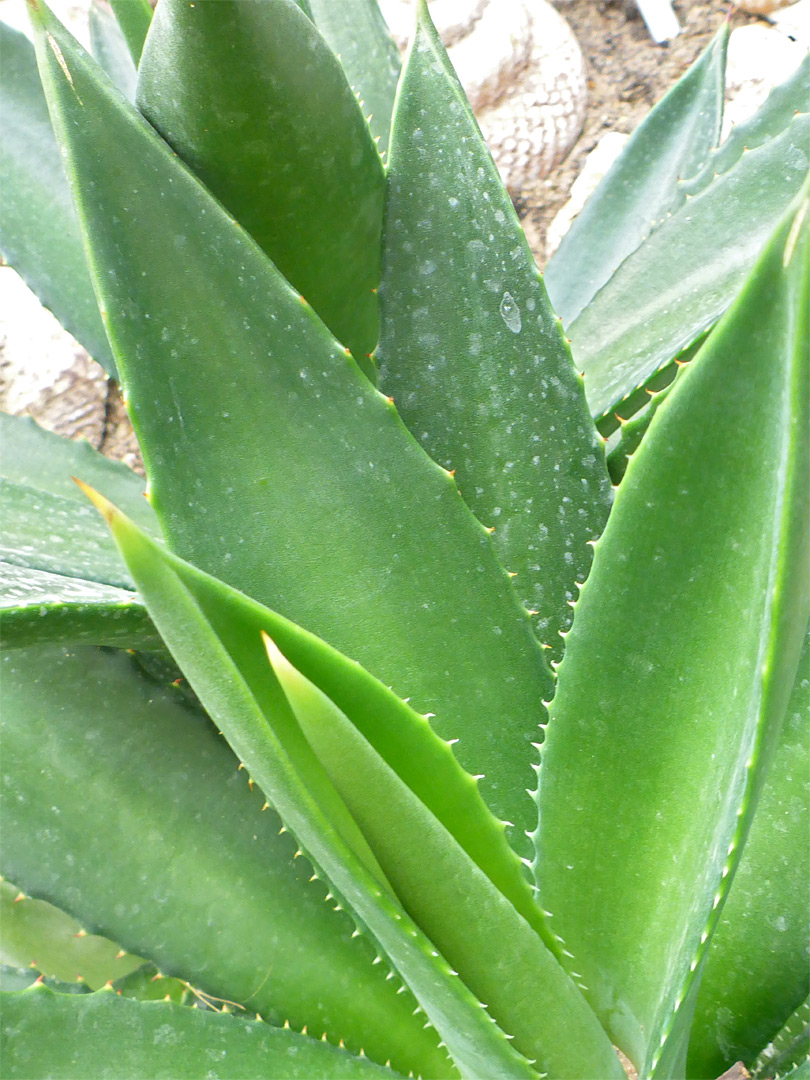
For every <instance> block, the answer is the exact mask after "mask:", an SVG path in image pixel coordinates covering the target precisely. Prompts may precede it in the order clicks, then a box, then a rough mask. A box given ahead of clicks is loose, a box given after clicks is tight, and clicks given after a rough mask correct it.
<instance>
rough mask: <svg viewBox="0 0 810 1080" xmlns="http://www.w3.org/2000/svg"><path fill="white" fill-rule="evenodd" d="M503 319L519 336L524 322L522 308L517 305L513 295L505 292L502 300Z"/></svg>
mask: <svg viewBox="0 0 810 1080" xmlns="http://www.w3.org/2000/svg"><path fill="white" fill-rule="evenodd" d="M501 318H502V319H503V321H504V322H505V323H506V325H507V326H508V327H509V329H510V330H511V331H512V333H513V334H519V333H520V328H521V326H522V325H523V322H522V320H521V318H520V308H519V307H518V306H517V304H516V303H515V301H514V299H513V297H512V294H511V293H508V292H505V293H504V294H503V299H502V300H501Z"/></svg>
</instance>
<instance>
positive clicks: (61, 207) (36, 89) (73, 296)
mask: <svg viewBox="0 0 810 1080" xmlns="http://www.w3.org/2000/svg"><path fill="white" fill-rule="evenodd" d="M0 49H2V53H3V64H2V73H1V74H0V142H2V147H3V151H2V154H1V155H0V188H2V191H3V214H2V218H0V253H2V256H3V259H4V260H5V261H6V262H7V263H8V264H9V266H12V267H13V268H14V269H15V270H16V271H17V273H18V274H20V276H21V277H22V279H23V281H25V283H26V285H28V286H29V287H30V288H31V289H33V291H34V292H35V293H36V294H37V296H38V297H39V299H40V300H41V301H42V303H43V304H44V305H45V307H47V308H49V309H50V310H51V311H52V312H53V313H54V315H55V316H56V317H57V319H58V320H59V321H60V323H61V324H62V326H64V328H65V329H66V330H68V331H70V333H71V334H73V336H74V337H75V338H77V339H78V341H79V342H80V344H82V345H84V347H85V348H86V349H87V350H88V352H89V353H90V355H91V356H92V357H93V358H94V359H95V360H98V362H99V363H100V364H101V365H102V367H103V368H104V369H105V370H106V371H107V372H108V373H109V374H110V375H115V364H114V363H113V359H112V354H111V352H110V347H109V344H108V342H107V335H106V334H105V332H104V326H103V325H102V322H101V318H100V316H99V312H98V305H97V304H96V298H95V294H94V292H93V285H92V283H91V281H90V276H89V274H88V272H87V263H86V261H85V257H84V251H83V250H82V241H81V233H80V230H79V227H78V223H77V221H76V215H75V212H74V209H73V200H72V199H71V195H70V189H69V187H68V185H67V181H66V180H65V171H64V167H63V165H62V160H61V158H60V156H59V148H58V146H57V145H56V140H55V139H54V137H53V131H52V129H51V121H50V118H49V116H48V106H47V105H46V104H45V98H44V96H43V93H42V86H41V85H40V81H39V75H38V74H37V64H36V59H35V56H34V49H33V46H32V45H31V42H30V41H29V40H28V38H26V37H25V35H24V34H21V33H19V32H18V31H16V30H12V29H11V28H10V27H9V26H7V25H6V24H5V23H4V22H2V21H0Z"/></svg>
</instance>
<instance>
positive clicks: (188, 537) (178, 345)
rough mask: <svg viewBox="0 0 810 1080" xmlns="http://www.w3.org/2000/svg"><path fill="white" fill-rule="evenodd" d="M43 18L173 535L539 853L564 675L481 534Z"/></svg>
mask: <svg viewBox="0 0 810 1080" xmlns="http://www.w3.org/2000/svg"><path fill="white" fill-rule="evenodd" d="M214 6H216V5H214ZM37 21H38V23H39V24H40V30H39V32H38V48H39V51H40V61H41V63H42V70H43V79H44V84H45V85H46V88H47V93H48V96H49V99H50V102H51V106H52V108H53V109H54V115H55V116H56V118H57V121H56V127H57V129H58V131H59V135H60V138H61V139H63V140H64V145H65V148H66V151H67V154H68V160H69V162H70V172H71V175H72V177H73V180H74V181H75V183H76V190H77V196H78V199H79V205H80V214H81V217H82V220H83V223H84V227H85V229H86V231H87V235H88V238H89V242H90V245H91V247H92V249H93V252H94V254H93V259H94V262H95V263H96V264H97V265H99V266H102V265H103V266H105V267H106V268H107V271H105V273H104V274H99V275H97V279H96V283H97V285H98V287H99V290H100V295H101V296H102V298H103V302H104V306H105V308H106V310H107V312H108V322H109V326H110V332H111V335H112V340H113V342H114V347H115V350H116V355H117V356H118V358H119V361H120V366H121V370H122V372H123V379H124V383H125V387H126V390H127V393H128V396H129V399H130V403H131V411H132V416H133V423H134V425H135V428H136V431H137V433H138V435H139V438H140V441H141V446H142V449H143V453H144V459H145V462H146V467H147V472H148V473H149V476H150V481H151V485H152V486H151V501H152V505H153V507H154V508H155V510H156V512H157V515H158V518H159V520H160V522H161V525H162V527H163V529H164V532H165V535H166V538H167V542H168V543H169V544H170V546H171V547H172V548H173V549H174V550H175V551H177V552H178V553H179V554H180V555H182V556H184V557H186V558H189V559H190V560H191V561H193V562H194V563H195V564H196V565H198V566H200V567H201V568H202V569H203V570H205V571H207V572H209V573H212V574H214V575H215V576H216V577H219V578H221V579H222V580H224V581H226V582H228V583H229V584H231V585H234V586H236V587H238V588H240V589H241V590H242V591H244V592H245V593H248V594H249V595H251V596H253V597H255V598H256V599H257V600H258V601H260V602H262V603H265V604H267V605H268V606H270V607H272V608H273V609H275V610H278V611H280V612H281V613H283V614H284V615H286V616H287V617H289V618H291V619H293V620H294V621H295V622H296V623H298V624H299V625H301V626H304V627H306V628H307V629H308V630H311V631H312V632H314V633H316V634H318V635H319V636H320V637H321V638H323V639H324V640H326V641H328V642H329V643H330V644H332V645H334V646H335V647H336V648H339V649H340V650H341V651H342V652H343V653H344V654H345V655H348V656H351V657H353V658H354V659H356V660H357V661H358V662H359V663H361V664H362V665H363V666H364V667H365V668H366V669H367V670H368V671H370V672H372V673H373V674H374V675H375V676H376V677H377V678H379V679H380V680H381V681H383V682H384V683H385V684H386V685H389V686H392V687H393V689H394V691H395V693H397V694H398V695H399V696H400V697H402V698H407V697H409V698H411V700H412V701H413V703H414V705H415V707H416V708H417V710H418V711H420V712H427V711H429V712H431V713H434V714H435V721H434V727H435V729H436V731H437V732H438V733H439V735H441V737H442V738H444V739H459V740H460V741H459V743H458V746H457V756H458V759H459V761H460V763H461V765H462V766H463V768H464V769H466V770H467V772H469V773H471V774H474V775H477V774H484V778H483V779H482V780H481V782H480V785H479V787H480V791H481V794H482V795H483V797H484V800H485V801H486V802H487V803H488V805H489V806H490V808H491V810H492V811H493V812H494V813H495V814H496V816H498V817H499V818H501V819H502V820H505V821H508V822H510V823H511V825H510V830H511V831H510V839H511V841H512V843H513V844H514V846H515V847H516V849H517V850H518V852H519V854H528V853H529V851H530V850H531V848H530V844H529V843H528V839H527V837H526V836H525V835H524V833H525V830H526V829H528V828H531V827H533V825H534V823H535V820H536V810H535V807H534V805H533V803H532V800H531V799H530V798H529V797H528V796H527V794H526V789H527V788H529V787H530V786H531V785H533V782H534V772H533V770H532V767H531V761H532V758H533V756H534V751H533V748H532V746H531V743H532V741H533V740H536V739H537V738H538V733H539V730H540V728H539V725H540V723H541V722H542V721H543V720H544V718H545V712H544V709H543V705H542V701H543V700H544V699H546V698H548V697H549V696H550V691H551V686H552V683H551V679H550V674H549V671H548V668H547V667H546V664H545V662H544V659H543V656H542V650H541V648H540V646H539V644H538V643H537V641H536V639H535V638H534V635H533V632H532V627H531V624H530V621H529V617H528V615H527V614H526V612H525V610H524V609H523V608H522V607H521V606H520V604H519V603H518V601H517V600H516V597H515V594H514V591H513V589H512V586H511V584H510V580H509V578H508V576H507V575H506V573H505V572H504V571H503V569H502V568H501V566H500V564H499V562H498V560H497V557H496V555H495V552H494V550H493V547H492V543H491V539H490V537H489V535H488V534H487V533H486V532H485V531H484V529H483V528H482V527H481V525H480V524H479V523H478V522H477V521H476V520H475V519H474V518H473V516H472V515H471V514H470V512H469V510H468V509H467V507H466V506H465V505H464V503H463V501H462V500H461V498H460V497H459V494H458V490H457V488H456V487H455V485H454V483H453V481H452V479H451V478H450V477H449V476H448V475H447V473H446V472H445V471H444V470H442V469H441V468H440V467H439V466H437V465H436V464H435V463H433V462H432V461H431V460H430V459H429V458H428V457H427V455H426V454H425V453H424V451H423V450H421V448H420V447H418V446H417V444H416V443H415V441H414V440H413V439H412V437H411V436H410V435H409V434H408V432H407V430H406V429H405V427H404V425H403V424H402V422H401V420H400V419H399V417H398V416H397V414H396V411H395V409H394V407H393V406H392V405H391V403H390V402H389V401H387V400H386V399H385V398H384V397H383V396H382V395H381V394H379V393H378V392H377V391H376V390H375V389H374V388H373V387H372V386H371V385H370V384H369V382H368V380H367V379H366V378H365V377H364V376H363V375H362V373H361V372H360V371H359V369H358V368H357V367H356V365H355V364H354V363H353V362H352V361H351V359H350V358H348V357H347V356H346V355H345V353H344V351H343V350H342V349H341V348H340V347H339V346H338V345H337V343H336V342H334V340H333V339H332V338H331V336H330V335H329V334H328V332H327V330H326V328H325V327H324V326H323V324H322V323H321V322H320V320H319V319H318V318H317V317H316V316H315V314H314V312H313V311H312V309H311V308H309V307H308V305H306V304H303V303H302V302H301V300H300V297H299V296H298V295H297V293H295V292H294V291H293V290H291V289H290V288H289V286H288V285H287V283H286V282H285V281H284V280H283V279H282V278H281V277H280V276H279V275H278V273H277V272H276V271H275V269H274V267H273V266H272V264H271V263H270V262H269V260H267V258H266V257H265V256H264V254H263V253H262V252H261V251H259V249H258V248H257V247H256V246H255V245H254V244H253V242H252V241H251V240H250V238H249V237H248V236H247V235H246V234H245V233H244V232H243V231H242V230H241V229H240V228H239V226H238V225H236V224H235V223H234V221H233V220H232V219H231V218H230V217H229V216H228V215H226V214H225V213H224V211H223V210H222V209H221V208H220V206H219V205H218V204H217V203H216V202H215V201H214V200H213V199H212V198H211V196H210V195H209V194H208V193H207V192H206V191H205V189H204V188H203V187H202V185H201V184H200V183H199V182H198V181H197V180H196V179H195V178H194V177H193V176H191V175H190V174H189V173H188V171H187V170H186V169H185V168H184V167H183V166H182V164H181V163H180V162H179V161H178V159H177V158H176V156H175V155H174V154H173V153H172V152H171V151H170V150H169V148H168V147H167V146H166V144H165V143H163V142H162V140H161V139H160V138H159V137H158V136H157V135H156V134H155V132H154V130H153V129H152V128H151V127H150V126H149V125H148V124H147V123H146V122H145V121H144V120H143V119H142V118H141V117H139V116H138V115H137V113H135V112H134V110H132V109H131V107H129V106H128V105H127V103H126V102H123V101H122V100H121V99H120V98H119V97H118V96H117V95H115V94H114V92H113V91H112V89H111V88H109V87H108V86H106V85H105V84H104V83H103V82H102V81H101V80H100V79H99V78H98V77H97V74H96V71H95V68H94V66H93V65H92V64H91V62H90V61H89V59H88V58H87V57H86V56H85V55H84V54H82V53H81V52H80V51H79V50H78V49H77V47H76V46H75V44H74V43H72V39H71V38H70V36H69V35H68V34H67V33H66V32H65V31H64V30H63V29H62V28H61V27H60V26H59V24H58V23H57V21H56V20H55V19H54V18H53V16H51V15H50V14H49V13H48V12H47V11H46V9H45V7H44V4H42V3H40V5H39V13H38V15H37ZM50 38H53V40H54V41H55V42H56V43H57V45H58V47H59V50H60V55H61V57H62V60H63V61H64V63H65V68H66V69H67V71H68V73H69V74H70V79H68V77H67V75H66V74H65V71H64V70H63V68H62V66H61V64H60V63H59V61H58V59H57V57H56V55H55V53H54V51H53V49H52V47H51V46H50V45H49V40H50ZM77 95H78V96H77ZM80 101H81V104H80V103H79V102H80ZM99 146H103V147H104V148H105V149H104V153H103V154H100V153H99ZM110 146H114V147H115V153H114V155H113V156H114V161H113V158H112V157H111V155H110V154H109V153H108V148H109V147H110ZM156 185H157V186H156ZM158 189H159V190H160V192H161V197H160V198H159V199H156V198H155V197H154V196H155V192H156V190H158ZM122 207H127V208H128V210H127V212H126V213H124V212H122ZM212 250H215V251H216V252H217V258H216V270H217V272H216V274H211V273H209V272H208V271H209V269H210V266H211V251H212ZM167 251H169V252H171V257H170V258H169V259H168V260H167V259H166V252H167ZM232 357H238V358H239V364H238V366H236V365H235V364H234V361H233V360H232ZM192 376H193V377H192ZM167 387H168V388H169V392H168V393H167V389H166V388H167ZM347 417H350V418H351V419H350V421H349V422H348V423H349V426H348V428H347ZM439 657H442V658H444V659H441V660H438V662H437V658H439Z"/></svg>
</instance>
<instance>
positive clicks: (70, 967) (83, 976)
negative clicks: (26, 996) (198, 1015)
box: [0, 881, 143, 990]
mask: <svg viewBox="0 0 810 1080" xmlns="http://www.w3.org/2000/svg"><path fill="white" fill-rule="evenodd" d="M0 921H2V926H3V936H2V942H0V956H2V962H3V963H4V964H8V965H11V966H14V967H19V968H36V971H38V972H42V974H43V975H47V976H49V977H51V978H54V979H59V980H60V981H61V982H65V983H71V982H82V983H86V984H87V986H89V987H90V989H91V990H100V989H101V987H102V986H104V985H105V984H106V983H107V982H114V981H115V980H116V979H123V978H125V977H126V976H127V975H130V974H131V973H132V972H133V971H136V970H137V969H138V968H139V967H141V965H142V964H143V960H142V959H141V958H140V957H138V956H133V955H131V954H129V953H124V952H122V951H121V949H120V947H119V946H118V945H116V944H115V943H114V942H112V941H109V940H108V939H107V938H103V937H99V936H98V935H96V934H87V933H86V932H84V931H83V929H82V926H81V924H80V923H79V922H77V921H76V920H75V919H72V918H71V917H70V916H69V915H66V914H65V913H64V912H63V911H59V910H58V908H55V907H54V906H53V905H52V904H48V903H46V902H45V901H44V900H32V899H31V898H30V897H27V896H24V895H22V894H21V892H20V890H19V889H18V888H17V887H16V886H15V885H12V884H11V883H10V882H8V881H0ZM35 977H36V973H34V975H32V981H33V979H34V978H35Z"/></svg>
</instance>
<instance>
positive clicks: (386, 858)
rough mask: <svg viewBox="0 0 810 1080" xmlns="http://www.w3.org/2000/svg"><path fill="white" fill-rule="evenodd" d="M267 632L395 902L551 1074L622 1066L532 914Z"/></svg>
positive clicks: (618, 1070)
mask: <svg viewBox="0 0 810 1080" xmlns="http://www.w3.org/2000/svg"><path fill="white" fill-rule="evenodd" d="M265 644H266V645H267V651H268V655H269V658H270V662H271V664H272V666H273V671H274V672H275V675H276V677H277V678H278V680H279V682H280V684H281V687H282V689H283V690H284V694H285V696H286V697H287V700H288V701H289V703H290V705H291V707H292V709H293V712H294V713H295V716H296V718H297V720H298V722H299V724H300V725H301V729H302V731H303V732H304V735H305V737H306V738H307V740H308V741H309V743H310V745H311V746H312V748H313V750H314V751H315V753H316V754H317V756H318V758H319V759H320V761H321V762H322V763H323V765H324V768H325V769H326V770H327V772H328V773H329V776H330V777H331V779H332V781H333V783H334V784H335V785H336V787H337V788H338V790H339V791H340V793H341V795H342V796H343V798H344V800H345V802H346V805H347V806H348V807H349V810H350V811H351V813H352V816H353V817H354V819H355V820H356V821H357V823H358V825H359V826H360V829H361V830H362V832H363V834H364V836H365V837H366V839H367V840H368V842H369V844H370V845H371V848H372V850H373V851H374V853H375V855H376V856H377V857H378V858H379V860H380V863H381V865H382V867H383V869H384V871H385V873H386V875H387V877H388V879H389V880H390V881H391V882H392V884H393V886H394V889H395V891H396V894H397V896H398V897H399V899H400V900H401V901H402V903H403V906H404V907H405V909H406V910H407V911H408V913H409V914H410V915H411V916H412V917H413V919H414V920H415V922H416V923H417V924H418V925H419V926H420V927H421V928H422V929H423V930H424V931H425V933H426V934H427V936H428V937H429V938H430V940H431V941H432V942H433V943H434V945H435V946H436V947H437V949H439V951H440V952H441V953H442V955H443V956H444V957H446V959H447V960H448V962H449V963H451V964H452V965H453V967H454V968H455V969H456V970H457V971H458V973H459V976H460V978H461V979H462V980H463V982H464V983H465V985H467V986H468V987H469V988H470V989H471V990H472V991H473V992H474V993H475V994H476V995H477V997H478V998H480V1000H481V1001H486V1003H487V1009H488V1011H489V1013H490V1014H491V1015H492V1016H493V1017H494V1018H495V1020H496V1021H497V1023H498V1024H500V1026H501V1027H502V1028H503V1030H504V1031H508V1032H509V1033H510V1034H511V1035H512V1036H514V1046H515V1048H516V1049H517V1050H519V1051H520V1052H521V1053H522V1054H524V1055H525V1056H526V1057H528V1058H530V1059H531V1060H533V1061H534V1062H536V1065H537V1068H538V1069H539V1070H541V1071H542V1072H543V1073H547V1074H549V1075H551V1076H555V1077H557V1076H558V1077H566V1076H567V1077H571V1078H573V1080H577V1078H581V1077H583V1076H600V1077H608V1076H615V1077H623V1075H624V1073H623V1070H622V1067H621V1065H620V1064H619V1061H618V1059H617V1057H616V1054H615V1053H614V1051H613V1048H612V1047H611V1045H610V1043H609V1041H608V1039H607V1037H606V1035H605V1033H604V1031H603V1030H602V1028H601V1027H600V1025H599V1022H598V1021H597V1019H596V1017H595V1016H594V1014H593V1012H592V1011H591V1010H590V1008H589V1007H588V1005H587V1004H586V1003H585V1001H584V999H583V997H582V995H581V994H580V992H579V990H578V989H577V988H576V986H575V985H574V983H573V982H572V981H571V980H570V979H569V977H568V976H567V975H566V974H565V972H564V971H563V969H562V968H561V967H560V965H559V963H558V962H557V960H556V959H555V958H554V956H553V955H552V953H551V952H550V951H549V950H548V949H547V948H546V946H545V945H544V944H543V943H542V941H541V940H540V938H539V937H538V936H537V934H536V933H535V932H534V930H533V929H532V928H531V926H530V925H529V924H528V923H527V922H526V921H525V920H524V919H523V918H522V917H521V916H520V915H519V914H518V913H517V911H516V910H515V909H514V908H513V907H512V905H511V904H510V903H509V902H508V901H507V900H506V899H505V897H504V896H503V895H502V894H500V893H499V892H498V891H497V890H496V889H495V887H494V885H493V884H492V882H490V881H489V880H488V879H487V877H486V876H485V875H484V874H482V873H481V871H480V869H479V868H478V867H477V866H476V865H475V864H474V863H473V862H472V861H471V860H470V858H469V856H468V855H467V854H466V852H464V851H463V850H462V848H460V847H459V846H458V844H457V843H456V842H455V841H454V840H453V838H452V836H451V835H450V834H449V833H448V832H447V831H446V830H445V829H444V828H443V827H442V826H441V824H440V822H439V821H437V819H436V818H435V817H434V816H433V815H432V814H431V813H430V811H429V810H428V809H427V807H426V806H425V805H424V803H422V802H421V801H420V800H419V799H418V798H417V796H416V795H415V794H414V793H413V792H412V791H411V790H410V789H409V788H408V787H407V786H406V785H405V784H403V783H402V781H401V780H400V779H399V777H398V776H397V775H396V773H395V772H394V771H393V770H392V769H391V768H390V767H389V766H388V765H387V764H386V762H385V761H384V760H383V759H382V758H381V757H380V756H379V754H377V753H376V751H375V750H374V749H373V747H371V746H370V745H369V743H368V742H366V740H365V739H364V738H363V736H362V734H361V733H360V732H359V731H358V730H357V729H356V728H355V727H354V725H353V724H352V723H351V721H350V720H349V719H348V718H347V717H346V716H345V714H344V713H342V712H341V711H340V709H338V708H337V706H336V705H335V704H334V702H332V701H330V700H329V698H328V697H326V695H325V694H323V693H322V692H321V691H320V690H319V689H318V688H317V687H316V686H314V685H313V684H312V683H311V682H309V680H307V679H305V678H304V676H303V675H301V673H300V672H299V671H297V670H296V669H295V668H294V667H293V666H292V664H290V662H289V661H288V660H287V659H286V658H285V657H284V656H283V654H282V653H281V652H280V651H279V649H278V647H277V646H276V645H275V643H274V642H273V641H272V640H271V639H270V638H269V637H267V636H265ZM496 942H497V945H496V944H495V943H496Z"/></svg>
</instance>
